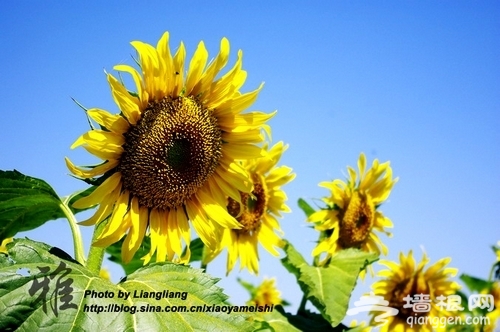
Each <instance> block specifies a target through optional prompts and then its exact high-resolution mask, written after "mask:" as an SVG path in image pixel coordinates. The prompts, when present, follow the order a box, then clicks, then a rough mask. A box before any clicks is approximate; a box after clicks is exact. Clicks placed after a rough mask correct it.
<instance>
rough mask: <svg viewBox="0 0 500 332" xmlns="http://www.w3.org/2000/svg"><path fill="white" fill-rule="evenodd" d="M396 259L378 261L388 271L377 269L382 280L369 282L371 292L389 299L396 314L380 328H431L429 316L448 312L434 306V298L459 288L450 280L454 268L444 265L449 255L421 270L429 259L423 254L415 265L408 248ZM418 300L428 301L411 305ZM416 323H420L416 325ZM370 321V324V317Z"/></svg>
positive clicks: (437, 298) (444, 314)
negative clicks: (407, 251)
mask: <svg viewBox="0 0 500 332" xmlns="http://www.w3.org/2000/svg"><path fill="white" fill-rule="evenodd" d="M399 260H400V263H399V264H398V263H397V262H391V261H387V260H381V261H380V262H379V263H380V264H382V265H384V266H386V267H387V268H388V270H382V271H380V272H379V273H378V276H379V277H383V278H385V279H382V280H379V281H377V282H375V283H374V284H373V285H372V289H373V292H374V294H375V295H379V296H383V297H384V298H385V300H387V301H388V302H389V305H388V306H389V307H391V308H395V309H398V314H397V315H396V316H392V317H388V318H387V320H388V322H387V324H385V325H383V326H382V327H381V330H380V331H381V332H384V331H432V325H431V324H432V322H433V319H432V318H433V317H440V316H447V315H449V313H448V312H447V311H446V310H445V309H446V308H443V309H441V308H440V307H439V306H438V303H439V302H438V300H439V298H444V297H448V296H449V295H453V294H455V292H456V291H457V290H458V289H459V288H460V286H459V285H458V284H457V283H456V282H455V281H451V280H450V278H451V277H454V276H455V275H456V274H457V272H458V270H457V269H455V268H450V267H446V266H447V265H448V264H449V263H450V261H451V258H443V259H440V260H439V261H437V262H436V263H435V264H434V265H431V266H429V267H428V268H427V270H425V271H424V268H425V267H426V265H427V264H428V263H429V259H428V258H427V256H426V255H425V254H424V256H423V258H422V261H421V262H420V263H419V264H418V266H416V267H415V259H414V258H413V253H412V252H411V251H410V252H409V254H408V256H405V255H404V254H403V253H400V255H399ZM417 297H418V298H417ZM418 299H420V300H423V301H422V302H426V303H428V305H427V304H426V305H422V304H420V306H425V307H426V308H424V307H422V308H416V307H413V306H412V304H414V303H415V301H416V300H418ZM408 304H410V305H408ZM427 309H428V310H427ZM378 314H379V312H376V313H374V316H376V315H378ZM422 316H424V317H425V316H427V317H425V318H424V317H422ZM409 317H410V319H411V320H413V321H414V322H415V323H414V324H413V326H410V325H409V324H408V318H409ZM426 318H428V319H426ZM417 322H424V323H423V324H417ZM371 323H372V324H373V323H374V320H373V318H372V322H371Z"/></svg>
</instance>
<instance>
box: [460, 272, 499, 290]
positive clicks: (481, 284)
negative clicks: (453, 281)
mask: <svg viewBox="0 0 500 332" xmlns="http://www.w3.org/2000/svg"><path fill="white" fill-rule="evenodd" d="M460 280H462V281H463V282H464V284H465V285H466V286H467V288H469V290H470V291H471V292H478V293H480V292H481V291H484V290H485V289H490V288H491V287H492V286H493V282H491V281H487V280H483V279H479V278H476V277H473V276H470V275H467V274H462V275H460Z"/></svg>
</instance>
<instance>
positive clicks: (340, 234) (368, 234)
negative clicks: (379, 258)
mask: <svg viewBox="0 0 500 332" xmlns="http://www.w3.org/2000/svg"><path fill="white" fill-rule="evenodd" d="M358 169H359V180H358V174H357V173H356V171H355V170H354V169H353V168H351V167H348V172H349V179H348V180H347V183H346V182H344V181H342V180H339V179H337V180H334V181H332V182H321V183H320V184H319V185H320V186H321V187H325V188H327V189H329V190H330V193H331V195H330V197H326V198H323V201H324V202H325V203H326V204H327V207H326V208H325V209H322V210H319V211H316V212H315V213H313V214H311V215H310V216H309V218H308V221H310V222H314V223H315V229H317V230H319V231H324V232H325V234H326V237H325V238H324V239H323V240H322V241H321V242H320V243H318V245H317V246H316V248H315V249H314V250H313V253H312V254H313V256H318V255H320V254H321V253H323V252H326V257H325V258H324V259H323V261H322V262H321V263H326V262H327V261H328V259H329V258H330V257H331V256H332V255H333V254H334V253H335V252H337V251H340V250H342V249H345V248H351V247H354V248H361V249H362V250H364V251H371V252H376V253H378V254H380V251H381V250H382V252H383V253H384V255H387V247H386V246H385V245H384V244H383V243H382V242H381V241H380V239H379V238H378V236H377V234H376V233H375V231H378V232H383V233H386V234H387V235H389V236H390V235H391V234H390V233H389V232H387V231H386V230H385V227H388V228H390V227H392V222H391V221H390V220H389V218H387V217H385V216H384V215H383V214H382V212H380V211H379V210H378V208H379V206H380V205H381V204H382V203H383V202H384V201H385V200H386V199H387V198H388V197H389V194H390V193H391V189H392V187H393V186H394V184H395V183H396V182H397V181H398V179H397V178H396V179H392V169H391V167H390V166H389V162H385V163H383V164H379V162H378V160H377V159H375V160H374V161H373V164H372V167H371V168H370V169H369V170H368V171H367V172H365V169H366V157H365V155H364V154H363V153H361V155H360V156H359V160H358ZM380 248H381V249H380Z"/></svg>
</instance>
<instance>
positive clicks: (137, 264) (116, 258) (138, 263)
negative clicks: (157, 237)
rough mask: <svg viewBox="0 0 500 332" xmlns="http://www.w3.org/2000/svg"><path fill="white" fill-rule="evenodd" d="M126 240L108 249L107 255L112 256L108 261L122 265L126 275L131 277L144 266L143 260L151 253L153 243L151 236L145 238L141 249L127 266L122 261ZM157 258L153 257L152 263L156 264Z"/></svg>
mask: <svg viewBox="0 0 500 332" xmlns="http://www.w3.org/2000/svg"><path fill="white" fill-rule="evenodd" d="M123 241H124V239H121V240H120V241H118V242H115V243H113V244H112V245H110V246H109V247H107V248H106V253H107V254H109V255H110V256H109V257H108V259H109V260H110V261H112V262H115V263H116V264H119V265H121V267H122V268H123V270H124V271H125V274H126V275H129V274H131V273H133V272H135V271H137V270H138V269H140V268H141V267H143V266H144V261H143V260H141V258H142V257H144V256H146V255H147V254H148V253H149V250H150V249H151V241H150V238H149V236H145V237H144V240H143V241H142V244H141V246H140V247H139V249H137V252H136V253H135V255H134V257H133V258H132V260H131V261H130V262H129V263H128V264H126V263H124V262H123V261H122V244H123ZM155 260H156V258H155V257H153V258H152V259H151V262H155Z"/></svg>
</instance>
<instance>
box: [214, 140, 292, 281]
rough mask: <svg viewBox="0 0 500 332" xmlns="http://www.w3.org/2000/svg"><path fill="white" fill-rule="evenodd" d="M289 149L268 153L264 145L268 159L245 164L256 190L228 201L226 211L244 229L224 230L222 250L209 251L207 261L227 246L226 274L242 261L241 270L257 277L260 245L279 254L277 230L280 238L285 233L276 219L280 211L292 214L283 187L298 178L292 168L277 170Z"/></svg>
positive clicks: (279, 146)
mask: <svg viewBox="0 0 500 332" xmlns="http://www.w3.org/2000/svg"><path fill="white" fill-rule="evenodd" d="M286 149H287V146H284V145H283V142H278V143H276V144H275V145H274V146H273V147H272V148H271V149H270V150H269V151H267V146H264V151H265V157H263V158H259V159H252V160H248V161H244V162H243V163H242V165H243V167H244V168H245V169H246V170H247V171H248V172H249V174H250V177H251V179H252V183H253V187H254V189H253V191H252V193H251V194H248V193H244V192H240V193H239V195H240V199H238V200H236V199H234V195H233V196H230V197H229V198H228V200H227V211H228V212H229V214H230V215H231V216H233V217H235V218H236V219H237V220H238V222H240V224H241V226H242V227H241V228H239V229H236V228H233V229H229V228H226V229H223V230H222V245H221V247H220V248H219V250H216V251H210V250H209V251H208V254H207V256H206V259H205V261H206V262H209V261H211V260H212V259H213V258H215V257H216V256H217V255H218V254H219V253H220V251H221V250H222V249H223V248H225V247H227V248H228V257H227V273H229V272H231V270H232V269H233V267H234V264H235V263H236V261H237V260H238V258H239V259H240V267H241V269H243V268H247V269H248V270H249V271H250V272H251V273H254V274H258V273H259V254H258V249H257V243H258V242H260V244H261V245H262V246H263V247H264V248H265V249H266V250H267V251H268V252H270V253H271V254H273V255H275V256H278V255H279V253H278V251H277V250H276V248H275V247H281V245H282V244H281V241H282V240H281V238H280V236H279V235H278V234H276V232H275V231H277V232H278V233H280V235H283V232H282V231H281V229H280V226H279V223H278V220H277V219H276V217H281V214H280V213H281V212H290V208H289V207H288V206H287V205H286V204H285V201H286V200H287V196H286V194H285V192H284V191H283V190H281V188H280V187H281V186H282V185H284V184H286V183H288V182H290V181H292V180H293V179H294V178H295V174H293V173H292V169H291V168H290V167H287V166H280V167H275V166H276V164H277V163H278V161H279V160H280V158H281V155H282V154H283V152H284V151H285V150H286ZM241 269H240V270H241Z"/></svg>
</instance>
